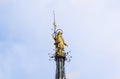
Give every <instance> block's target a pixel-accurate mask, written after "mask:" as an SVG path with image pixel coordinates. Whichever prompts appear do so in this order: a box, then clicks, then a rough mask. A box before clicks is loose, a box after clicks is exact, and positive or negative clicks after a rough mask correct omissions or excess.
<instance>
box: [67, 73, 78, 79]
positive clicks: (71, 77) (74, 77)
mask: <svg viewBox="0 0 120 79" xmlns="http://www.w3.org/2000/svg"><path fill="white" fill-rule="evenodd" d="M79 78H80V73H79V72H72V73H68V74H67V79H79Z"/></svg>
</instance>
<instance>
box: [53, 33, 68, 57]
mask: <svg viewBox="0 0 120 79" xmlns="http://www.w3.org/2000/svg"><path fill="white" fill-rule="evenodd" d="M53 38H54V40H55V43H54V45H55V46H56V55H57V56H64V53H63V51H64V46H67V44H66V43H65V42H64V39H63V37H62V32H60V31H59V32H58V33H57V34H56V35H55V36H54V37H53Z"/></svg>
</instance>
